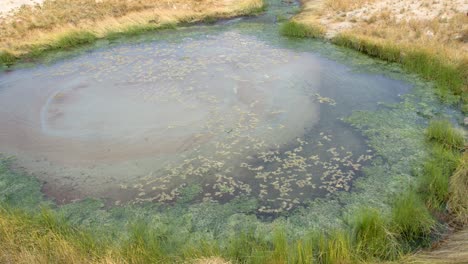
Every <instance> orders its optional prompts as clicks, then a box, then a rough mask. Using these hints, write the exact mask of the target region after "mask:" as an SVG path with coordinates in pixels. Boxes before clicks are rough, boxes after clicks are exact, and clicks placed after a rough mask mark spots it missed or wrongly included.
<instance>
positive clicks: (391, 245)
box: [351, 208, 401, 260]
mask: <svg viewBox="0 0 468 264" xmlns="http://www.w3.org/2000/svg"><path fill="white" fill-rule="evenodd" d="M351 226H352V239H353V242H354V244H355V248H356V254H357V256H359V257H361V258H363V259H365V260H379V259H380V260H389V259H396V258H397V257H398V256H399V254H400V251H401V249H400V245H399V244H398V242H397V240H396V238H395V236H394V234H392V233H391V232H390V231H389V229H388V224H387V223H386V222H385V220H384V219H383V217H382V216H381V214H380V213H379V212H378V211H377V210H375V209H370V208H363V209H361V210H360V211H358V212H356V215H355V216H354V218H353V219H352V222H351Z"/></svg>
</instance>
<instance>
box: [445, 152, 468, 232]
mask: <svg viewBox="0 0 468 264" xmlns="http://www.w3.org/2000/svg"><path fill="white" fill-rule="evenodd" d="M448 204H449V208H450V212H451V213H452V215H454V216H455V221H456V222H457V223H458V224H461V225H468V153H465V154H464V156H463V158H462V161H461V164H460V166H459V167H458V169H457V171H456V172H455V174H454V175H453V176H452V177H451V179H450V198H449V203H448Z"/></svg>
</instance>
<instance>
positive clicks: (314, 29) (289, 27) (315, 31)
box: [280, 21, 324, 38]
mask: <svg viewBox="0 0 468 264" xmlns="http://www.w3.org/2000/svg"><path fill="white" fill-rule="evenodd" d="M280 32H281V35H283V36H288V37H295V38H305V37H311V38H318V37H322V36H323V35H324V30H323V29H322V28H320V27H318V26H309V25H304V24H301V23H298V22H294V21H289V22H286V23H284V24H283V25H281V29H280Z"/></svg>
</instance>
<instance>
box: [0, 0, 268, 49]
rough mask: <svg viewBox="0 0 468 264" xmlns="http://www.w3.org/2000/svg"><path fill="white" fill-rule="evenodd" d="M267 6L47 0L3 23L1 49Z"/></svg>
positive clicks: (234, 0)
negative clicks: (73, 34) (77, 33)
mask: <svg viewBox="0 0 468 264" xmlns="http://www.w3.org/2000/svg"><path fill="white" fill-rule="evenodd" d="M262 6H263V1H262V0H223V1H218V0H165V1H154V0H131V1H127V0H101V1H97V0H45V1H44V2H43V4H42V5H41V6H23V7H22V8H21V9H19V10H18V11H17V12H15V13H13V14H10V15H9V16H7V17H5V18H3V19H2V20H1V21H0V52H1V51H2V50H3V51H5V52H9V53H10V54H14V55H16V56H18V55H22V54H25V53H28V52H30V51H31V49H32V47H34V46H41V45H46V44H48V43H52V42H54V41H55V40H57V39H59V38H60V37H63V36H64V35H66V34H68V33H70V32H89V33H91V34H93V35H94V36H96V37H97V38H102V37H105V36H106V35H108V34H110V33H116V32H125V31H126V30H127V29H128V28H132V27H145V26H148V27H154V28H157V27H158V26H160V25H164V24H169V23H172V24H174V23H180V22H187V23H190V22H196V21H200V20H203V19H205V18H207V17H209V18H227V17H233V16H238V15H244V14H249V13H250V12H252V10H256V9H259V8H261V7H262Z"/></svg>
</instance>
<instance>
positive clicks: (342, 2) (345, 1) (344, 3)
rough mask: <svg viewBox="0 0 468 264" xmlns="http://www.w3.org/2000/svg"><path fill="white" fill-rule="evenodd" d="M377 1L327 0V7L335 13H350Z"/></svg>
mask: <svg viewBox="0 0 468 264" xmlns="http://www.w3.org/2000/svg"><path fill="white" fill-rule="evenodd" d="M374 1H375V0H338V1H337V0H326V2H325V6H326V7H327V8H330V9H331V10H334V11H348V10H352V9H356V8H360V7H362V6H363V5H365V4H367V3H372V2H374Z"/></svg>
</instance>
